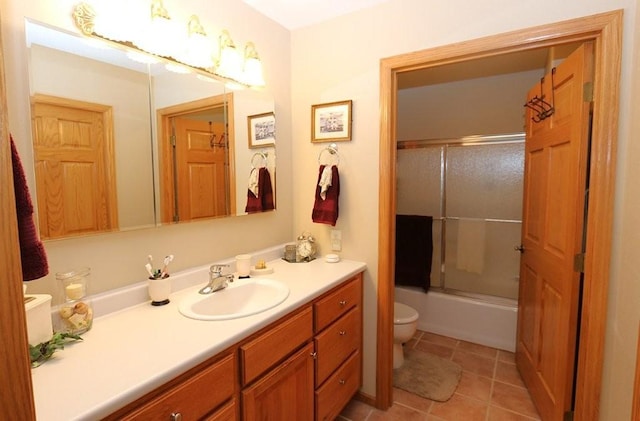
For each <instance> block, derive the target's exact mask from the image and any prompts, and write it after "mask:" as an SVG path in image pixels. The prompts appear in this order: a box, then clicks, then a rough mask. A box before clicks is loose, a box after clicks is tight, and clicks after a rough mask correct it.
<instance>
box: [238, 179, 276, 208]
mask: <svg viewBox="0 0 640 421" xmlns="http://www.w3.org/2000/svg"><path fill="white" fill-rule="evenodd" d="M254 170H255V169H254ZM254 170H252V171H254ZM273 209H275V206H274V204H273V189H272V187H271V174H269V170H267V169H266V168H260V169H259V170H258V194H257V196H256V195H254V194H253V192H252V191H251V190H250V189H247V206H246V207H245V212H247V213H254V212H264V211H269V210H273Z"/></svg>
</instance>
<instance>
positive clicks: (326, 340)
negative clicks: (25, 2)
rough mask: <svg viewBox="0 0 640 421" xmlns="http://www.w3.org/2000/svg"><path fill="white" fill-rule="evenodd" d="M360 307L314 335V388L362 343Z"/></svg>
mask: <svg viewBox="0 0 640 421" xmlns="http://www.w3.org/2000/svg"><path fill="white" fill-rule="evenodd" d="M361 314H362V313H361V310H360V307H354V308H352V309H351V310H350V311H349V313H347V314H345V315H344V316H343V317H341V318H340V319H338V320H337V321H336V322H335V323H334V324H332V325H331V326H329V327H328V328H327V329H325V330H324V331H323V332H322V333H320V334H318V335H316V337H315V346H316V355H317V357H316V358H317V360H316V387H318V386H320V385H321V384H322V383H323V382H324V381H325V380H326V379H327V377H329V376H330V375H331V373H333V372H334V371H335V369H336V368H338V366H340V364H342V363H343V362H344V360H345V359H347V357H348V356H349V355H350V354H351V353H352V352H353V351H355V350H356V349H359V348H360V344H361V342H362V317H361Z"/></svg>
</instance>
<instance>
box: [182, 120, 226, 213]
mask: <svg viewBox="0 0 640 421" xmlns="http://www.w3.org/2000/svg"><path fill="white" fill-rule="evenodd" d="M174 128H175V136H176V148H175V151H176V174H177V182H176V185H177V192H176V197H177V200H176V205H177V210H176V213H177V220H179V221H189V220H194V219H200V218H211V217H216V216H225V215H229V210H228V208H227V196H228V188H229V187H228V186H229V180H228V177H227V166H228V156H227V153H228V152H227V151H228V149H227V147H226V146H223V145H226V143H227V141H226V139H225V130H224V123H211V124H210V123H209V122H207V121H202V120H193V119H187V118H181V117H176V118H175V119H174Z"/></svg>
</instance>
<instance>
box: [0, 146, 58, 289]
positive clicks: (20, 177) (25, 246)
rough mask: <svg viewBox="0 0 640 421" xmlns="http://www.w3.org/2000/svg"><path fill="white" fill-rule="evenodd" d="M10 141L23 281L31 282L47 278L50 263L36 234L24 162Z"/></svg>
mask: <svg viewBox="0 0 640 421" xmlns="http://www.w3.org/2000/svg"><path fill="white" fill-rule="evenodd" d="M9 139H10V141H11V164H12V166H13V189H14V191H15V195H16V214H17V219H18V237H19V241H20V258H21V260H22V279H23V280H25V281H31V280H34V279H38V278H42V277H43V276H46V275H47V274H48V273H49V263H48V262H47V254H46V253H45V250H44V245H43V244H42V242H41V241H40V239H39V238H38V235H37V234H36V225H35V223H34V222H33V204H32V203H31V196H30V195H29V187H28V186H27V179H26V177H25V175H24V169H23V168H22V162H20V156H19V155H18V151H17V149H16V145H15V144H14V143H13V137H11V135H9Z"/></svg>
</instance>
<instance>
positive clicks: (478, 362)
mask: <svg viewBox="0 0 640 421" xmlns="http://www.w3.org/2000/svg"><path fill="white" fill-rule="evenodd" d="M451 361H453V362H456V363H458V364H460V365H461V366H462V369H463V370H466V371H470V372H472V373H475V374H478V375H480V376H484V377H489V378H493V372H494V368H495V365H496V361H495V359H494V358H489V357H485V356H482V355H478V354H475V353H472V352H467V351H462V350H460V349H456V350H455V352H454V353H453V357H452V358H451Z"/></svg>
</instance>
